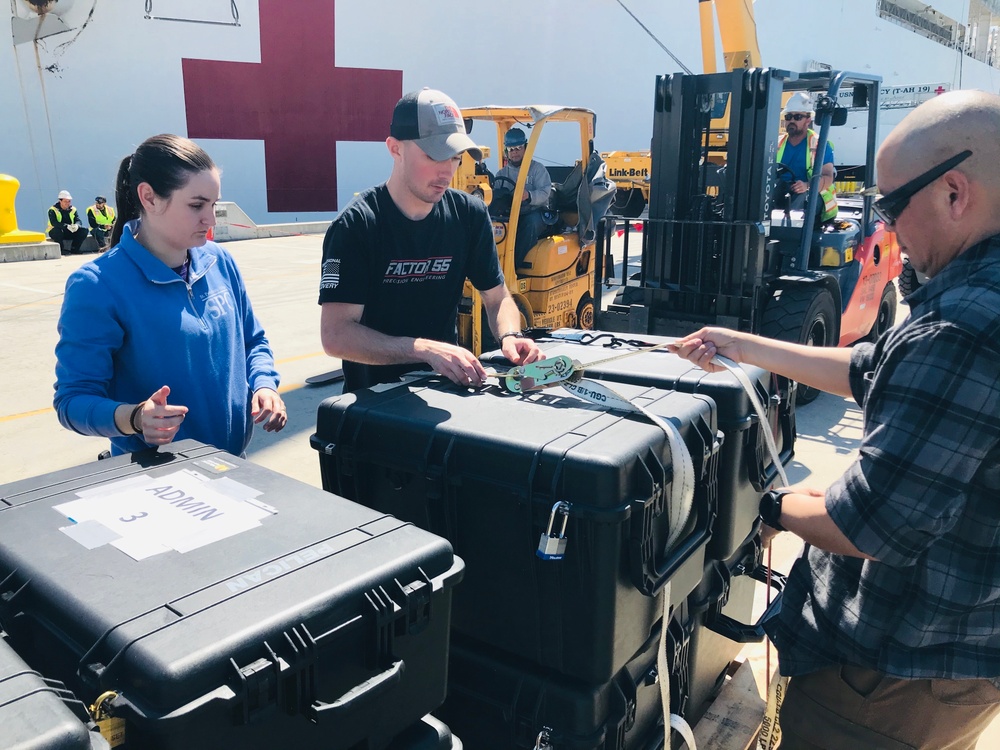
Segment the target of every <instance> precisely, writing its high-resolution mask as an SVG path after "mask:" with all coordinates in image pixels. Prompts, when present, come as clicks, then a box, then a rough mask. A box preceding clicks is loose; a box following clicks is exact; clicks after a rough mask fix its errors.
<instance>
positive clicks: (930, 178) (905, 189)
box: [872, 149, 972, 226]
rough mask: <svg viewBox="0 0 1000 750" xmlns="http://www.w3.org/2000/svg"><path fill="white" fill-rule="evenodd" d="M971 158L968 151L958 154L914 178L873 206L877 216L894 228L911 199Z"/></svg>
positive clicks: (970, 153)
mask: <svg viewBox="0 0 1000 750" xmlns="http://www.w3.org/2000/svg"><path fill="white" fill-rule="evenodd" d="M970 156H972V152H971V151H970V150H968V149H966V150H965V151H963V152H962V153H960V154H956V155H955V156H953V157H951V158H950V159H948V160H947V161H943V162H941V163H940V164H938V165H937V166H936V167H931V168H930V169H928V170H927V171H926V172H924V173H923V174H922V175H918V176H917V177H914V178H913V179H912V180H910V181H909V182H907V183H906V184H905V185H902V186H900V187H898V188H896V189H895V190H893V191H892V192H890V193H889V194H888V195H883V196H882V197H881V198H879V199H878V200H877V201H875V202H874V203H873V204H872V208H873V209H874V210H875V215H876V216H878V217H879V218H880V219H881V220H882V221H884V222H885V224H886V226H892V225H893V224H895V223H896V220H897V219H898V218H899V215H900V214H901V213H903V211H905V210H906V207H907V206H908V205H910V198H912V197H913V196H914V195H916V194H917V193H919V192H920V191H921V190H923V189H924V188H925V187H927V186H928V185H930V184H931V183H932V182H934V180H936V179H938V178H939V177H943V176H944V174H945V173H946V172H948V171H950V170H952V169H954V168H955V167H957V166H958V165H959V164H961V163H962V162H963V161H965V160H966V159H968V158H969V157H970Z"/></svg>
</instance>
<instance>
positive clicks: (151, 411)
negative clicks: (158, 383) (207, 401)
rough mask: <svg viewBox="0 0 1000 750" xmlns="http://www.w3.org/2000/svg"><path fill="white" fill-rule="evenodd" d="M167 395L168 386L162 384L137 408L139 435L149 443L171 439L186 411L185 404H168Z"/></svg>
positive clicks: (175, 433)
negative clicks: (140, 407)
mask: <svg viewBox="0 0 1000 750" xmlns="http://www.w3.org/2000/svg"><path fill="white" fill-rule="evenodd" d="M169 395H170V386H168V385H165V386H162V387H161V388H160V390H158V391H157V392H156V393H154V394H153V395H152V396H150V397H149V398H148V399H146V401H145V402H144V403H143V405H142V409H140V410H139V416H138V417H137V424H138V426H139V427H141V428H142V430H141V432H140V435H141V436H142V439H143V440H145V441H146V442H147V443H149V444H150V445H166V444H167V443H169V442H170V441H171V440H173V439H174V437H175V436H176V435H177V430H179V429H180V428H181V423H182V422H183V421H184V416H185V415H186V414H187V412H188V408H187V407H186V406H178V405H174V404H168V403H167V396H169Z"/></svg>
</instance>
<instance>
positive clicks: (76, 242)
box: [48, 190, 88, 255]
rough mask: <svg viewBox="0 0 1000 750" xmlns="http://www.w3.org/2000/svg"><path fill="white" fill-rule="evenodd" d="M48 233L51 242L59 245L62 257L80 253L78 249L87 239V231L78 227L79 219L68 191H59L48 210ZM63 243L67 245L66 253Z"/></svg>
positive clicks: (82, 227)
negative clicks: (57, 196)
mask: <svg viewBox="0 0 1000 750" xmlns="http://www.w3.org/2000/svg"><path fill="white" fill-rule="evenodd" d="M48 233H49V237H50V238H51V239H52V241H53V242H56V243H58V244H59V247H60V250H61V251H62V252H63V254H64V255H66V254H74V255H76V254H79V253H80V252H82V251H81V250H80V247H81V246H82V245H83V241H84V240H85V239H87V234H88V230H87V228H86V227H84V226H81V225H80V217H79V215H78V214H77V212H76V207H75V206H74V205H73V196H72V195H70V194H69V191H68V190H60V191H59V198H58V200H56V202H55V203H53V204H52V207H51V208H49V226H48ZM63 241H65V242H67V243H68V244H69V251H68V252H67V251H66V249H65V247H64V245H63Z"/></svg>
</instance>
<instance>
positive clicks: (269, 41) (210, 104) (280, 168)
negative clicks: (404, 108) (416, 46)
mask: <svg viewBox="0 0 1000 750" xmlns="http://www.w3.org/2000/svg"><path fill="white" fill-rule="evenodd" d="M335 5H336V3H335V2H334V1H333V0H296V2H295V3H288V2H287V1H286V0H260V58H261V61H260V63H245V62H221V61H216V60H192V59H184V60H182V61H181V66H182V72H183V76H184V97H185V106H186V110H187V127H188V136H189V137H191V138H219V139H235V140H263V141H264V166H265V174H266V179H267V187H266V189H267V209H268V211H274V212H305V211H333V210H336V209H337V208H338V205H337V142H338V141H382V140H384V139H385V138H386V136H388V134H389V122H390V120H391V119H392V108H393V107H394V106H395V104H396V102H397V101H398V100H399V97H400V96H401V95H402V84H403V73H402V71H400V70H375V69H369V68H338V67H336V64H335V59H334V23H335Z"/></svg>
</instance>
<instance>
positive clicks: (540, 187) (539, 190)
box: [497, 128, 552, 266]
mask: <svg viewBox="0 0 1000 750" xmlns="http://www.w3.org/2000/svg"><path fill="white" fill-rule="evenodd" d="M527 145H528V139H527V137H526V136H525V135H524V131H523V130H521V129H520V128H511V129H510V130H508V131H507V132H506V133H505V134H504V137H503V147H504V152H505V153H506V155H507V163H506V164H505V165H504V166H503V167H502V168H501V169H500V171H498V172H497V177H505V178H506V179H507V180H509V181H510V182H509V183H507V184H508V185H509V186H510V187H511V188H513V185H514V183H515V182H516V181H517V175H518V173H519V172H520V171H521V164H522V163H523V162H524V150H525V148H526V147H527ZM501 182H504V181H501ZM551 191H552V178H551V177H550V176H549V170H547V169H546V168H545V166H544V165H543V164H542V163H541V162H538V161H535V160H534V159H532V160H531V162H530V163H529V164H528V177H527V180H526V181H525V183H524V195H523V196H521V215H520V218H519V219H518V220H517V237H516V238H515V240H514V265H515V266H520V265H521V264H522V263H523V262H524V259H525V257H526V256H527V255H528V251H530V250H531V248H532V247H534V246H535V242H536V241H537V240H538V238H539V237H541V236H542V232H543V231H545V221H544V220H543V218H542V212H543V211H544V210H545V206H546V205H547V204H548V202H549V193H550V192H551Z"/></svg>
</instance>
